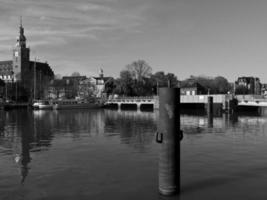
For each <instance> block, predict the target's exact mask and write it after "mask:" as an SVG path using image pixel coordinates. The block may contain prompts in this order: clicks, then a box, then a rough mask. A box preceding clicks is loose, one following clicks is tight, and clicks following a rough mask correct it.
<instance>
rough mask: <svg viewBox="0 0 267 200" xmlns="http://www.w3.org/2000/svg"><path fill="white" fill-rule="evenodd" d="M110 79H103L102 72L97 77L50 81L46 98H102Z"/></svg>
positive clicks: (70, 77)
mask: <svg viewBox="0 0 267 200" xmlns="http://www.w3.org/2000/svg"><path fill="white" fill-rule="evenodd" d="M110 79H112V78H111V77H104V73H103V70H101V71H100V74H99V76H96V77H94V76H91V77H86V76H64V77H63V78H62V79H61V80H53V81H51V84H50V87H49V92H48V93H49V95H48V98H52V99H55V98H61V99H62V98H67V99H68V98H78V99H87V98H89V97H90V96H91V97H92V96H94V97H97V98H100V97H103V95H104V90H105V84H106V83H107V82H108V81H109V80H110Z"/></svg>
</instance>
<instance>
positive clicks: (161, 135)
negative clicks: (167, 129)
mask: <svg viewBox="0 0 267 200" xmlns="http://www.w3.org/2000/svg"><path fill="white" fill-rule="evenodd" d="M159 135H160V138H159ZM162 141H163V134H162V133H159V132H157V134H156V142H157V143H162Z"/></svg>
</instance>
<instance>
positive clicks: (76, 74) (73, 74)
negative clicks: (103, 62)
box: [71, 72, 81, 76]
mask: <svg viewBox="0 0 267 200" xmlns="http://www.w3.org/2000/svg"><path fill="white" fill-rule="evenodd" d="M71 76H81V74H80V73H79V72H73V73H72V74H71Z"/></svg>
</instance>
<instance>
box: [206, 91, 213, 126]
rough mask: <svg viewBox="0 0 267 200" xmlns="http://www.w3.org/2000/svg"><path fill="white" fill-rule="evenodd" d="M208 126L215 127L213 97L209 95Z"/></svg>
mask: <svg viewBox="0 0 267 200" xmlns="http://www.w3.org/2000/svg"><path fill="white" fill-rule="evenodd" d="M207 115H208V127H210V128H212V127H213V97H211V96H209V97H208V103H207Z"/></svg>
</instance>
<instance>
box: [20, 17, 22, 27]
mask: <svg viewBox="0 0 267 200" xmlns="http://www.w3.org/2000/svg"><path fill="white" fill-rule="evenodd" d="M20 27H22V16H20Z"/></svg>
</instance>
